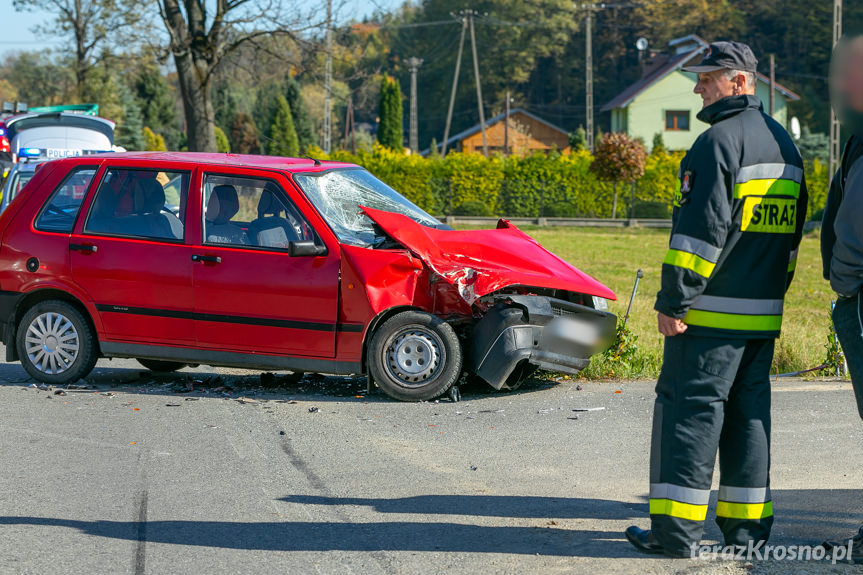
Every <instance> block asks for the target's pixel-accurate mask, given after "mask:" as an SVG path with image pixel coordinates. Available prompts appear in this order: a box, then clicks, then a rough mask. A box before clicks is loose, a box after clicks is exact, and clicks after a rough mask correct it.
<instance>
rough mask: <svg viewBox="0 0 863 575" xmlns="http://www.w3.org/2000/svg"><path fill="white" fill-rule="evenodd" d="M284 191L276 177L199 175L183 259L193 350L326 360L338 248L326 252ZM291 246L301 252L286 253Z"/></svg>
mask: <svg viewBox="0 0 863 575" xmlns="http://www.w3.org/2000/svg"><path fill="white" fill-rule="evenodd" d="M288 190H290V191H291V193H296V192H295V191H294V190H293V189H292V187H291V184H290V183H289V182H288V181H287V180H286V179H285V178H284V177H282V176H280V175H276V174H272V175H270V174H269V173H264V174H262V173H261V172H257V171H254V170H248V171H242V170H237V171H236V172H234V173H204V174H203V177H202V188H201V190H200V194H201V196H200V206H201V207H200V208H199V210H200V211H199V214H198V216H199V217H200V222H201V233H200V234H199V236H198V238H196V239H197V240H198V242H197V245H195V246H194V247H193V249H192V256H191V257H192V259H193V260H194V264H193V268H194V269H193V282H194V290H195V312H196V334H197V341H198V346H199V347H202V348H207V349H217V350H220V351H235V352H241V353H264V354H273V355H289V356H298V357H311V358H331V357H333V356H334V354H335V335H336V333H335V329H336V321H337V315H338V285H339V259H338V258H339V256H338V251H337V250H338V248H337V244H334V246H335V249H330V250H327V249H326V247H325V246H324V243H323V241H322V239H321V237H320V236H319V235H318V233H316V231H315V230H314V229H313V228H312V226H311V225H310V224H309V219H308V218H307V217H305V216H304V214H303V213H302V212H301V211H300V209H298V207H297V203H296V201H295V198H292V197H291V195H290V194H289V193H288ZM297 242H301V244H299V245H301V247H304V248H305V251H306V255H294V256H292V255H291V251H290V250H291V244H292V243H293V244H294V246H295V247H296V245H298V244H297ZM315 246H317V247H315ZM310 248H311V249H310ZM314 252H318V253H317V254H315V253H314Z"/></svg>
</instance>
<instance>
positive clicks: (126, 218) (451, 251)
mask: <svg viewBox="0 0 863 575" xmlns="http://www.w3.org/2000/svg"><path fill="white" fill-rule="evenodd" d="M613 298H614V294H613V293H612V292H611V290H609V289H608V288H607V287H605V286H604V285H602V284H601V283H599V282H598V281H596V280H594V279H593V278H591V277H590V276H588V275H586V274H584V273H582V272H581V271H579V270H578V269H576V268H575V267H573V266H571V265H570V264H568V263H566V262H565V261H563V260H562V259H560V258H559V257H557V256H555V255H554V254H552V253H551V252H549V251H547V250H546V249H544V248H543V247H541V246H540V245H539V244H538V243H537V242H536V241H534V240H533V239H532V238H530V237H529V236H527V235H526V234H524V233H523V232H521V231H520V230H519V229H518V228H516V227H515V226H513V225H511V224H509V223H508V222H506V221H505V220H501V221H500V222H499V223H498V226H497V229H494V230H482V231H456V230H453V229H451V228H448V227H447V226H444V225H442V224H441V223H440V222H439V221H438V220H436V219H435V218H433V217H432V216H430V215H429V214H427V213H426V212H424V211H423V210H421V209H420V208H419V207H417V206H416V205H414V204H412V203H411V202H410V201H408V200H407V199H406V198H405V197H403V196H401V195H400V194H399V193H397V192H396V191H395V190H393V189H392V188H390V187H389V186H387V185H386V184H384V183H383V182H381V181H380V180H378V179H377V178H375V177H374V176H373V175H372V174H370V173H369V172H367V171H366V170H364V169H362V168H360V167H358V166H355V165H351V164H343V163H336V162H319V161H316V160H310V159H288V158H276V157H262V156H240V155H231V154H192V153H131V154H125V153H124V154H110V155H108V154H105V155H101V156H100V155H96V156H83V157H77V158H69V159H63V160H56V161H52V162H48V163H46V164H43V165H42V166H41V167H40V169H39V170H38V172H37V173H36V175H35V176H34V177H33V179H32V180H31V181H30V183H29V184H28V185H27V186H26V188H25V189H24V190H22V192H21V193H20V194H19V195H18V196H17V197H16V198H15V199H14V201H12V203H11V204H10V206H9V207H8V208H7V209H6V211H5V212H3V214H2V216H0V322H2V326H0V327H2V330H3V331H2V333H3V341H4V343H5V345H6V359H7V361H21V362H22V364H23V366H24V368H25V369H26V370H27V372H28V373H29V374H30V375H31V376H32V377H33V378H35V379H36V380H38V381H41V382H44V383H48V384H55V385H62V384H66V383H71V382H74V381H76V380H78V379H79V378H82V377H85V376H87V374H88V373H89V372H90V371H91V370H92V369H93V366H94V364H95V363H96V360H97V359H98V358H100V357H106V358H112V357H124V358H137V359H138V360H139V361H140V363H141V364H142V365H144V366H145V367H147V368H149V369H153V370H158V371H171V370H176V369H180V368H182V367H183V366H186V365H198V364H205V365H213V366H232V367H243V368H254V369H272V370H289V371H304V372H320V373H327V374H367V375H368V376H369V377H370V378H372V380H373V381H374V383H375V384H377V386H378V387H379V388H381V389H382V390H383V391H384V392H386V393H387V394H389V395H390V396H392V397H394V398H396V399H400V400H408V401H416V400H427V399H431V398H434V397H437V396H439V395H441V394H444V393H446V392H447V391H448V390H449V389H450V388H451V387H452V386H454V385H457V383H458V382H459V380H460V378H461V377H462V375H463V374H464V373H467V374H472V375H473V376H476V377H479V378H481V379H482V380H485V381H486V382H488V384H490V385H491V386H492V387H494V388H496V389H501V388H513V387H515V386H516V385H518V384H519V383H520V382H521V381H522V380H523V379H524V378H526V377H527V376H528V375H529V374H530V373H531V372H532V371H533V370H535V369H537V368H543V369H549V370H554V371H558V372H564V373H577V372H578V371H579V370H581V369H583V368H584V367H586V366H587V365H588V363H589V361H590V357H591V355H593V354H595V353H597V352H599V351H602V350H604V349H605V348H607V346H608V344H609V341H610V338H611V337H613V333H614V329H615V325H616V318H615V316H614V315H612V314H610V313H608V312H607V311H605V310H606V300H608V299H613Z"/></svg>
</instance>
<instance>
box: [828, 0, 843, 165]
mask: <svg viewBox="0 0 863 575" xmlns="http://www.w3.org/2000/svg"><path fill="white" fill-rule="evenodd" d="M841 37H842V0H833V48H836V44H837V43H838V42H839V38H841ZM840 154H841V151H840V150H839V118H837V117H836V110H834V109H833V107H832V106H831V107H830V177H831V178H832V177H833V174H835V173H836V170H838V169H839V157H840Z"/></svg>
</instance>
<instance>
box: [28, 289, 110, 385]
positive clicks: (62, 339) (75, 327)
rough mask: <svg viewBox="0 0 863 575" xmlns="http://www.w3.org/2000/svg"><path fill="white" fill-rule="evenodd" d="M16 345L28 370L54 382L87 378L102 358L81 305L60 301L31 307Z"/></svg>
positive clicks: (34, 374)
mask: <svg viewBox="0 0 863 575" xmlns="http://www.w3.org/2000/svg"><path fill="white" fill-rule="evenodd" d="M15 345H16V347H17V349H18V357H19V358H20V359H21V365H22V366H24V369H25V370H26V371H27V373H29V374H30V376H31V377H33V379H35V380H37V381H41V382H43V383H49V384H53V385H66V384H69V383H74V382H76V381H78V380H79V379H81V378H82V377H87V375H89V374H90V372H91V371H93V366H95V365H96V360H97V359H98V349H97V345H96V337H95V334H94V333H93V330H92V329H91V328H90V324H89V323H88V322H87V320H86V319H85V318H84V315H83V314H82V313H81V312H80V311H78V309H77V308H75V307H74V306H72V305H71V304H69V303H67V302H65V301H60V300H48V301H43V302H40V303H38V304H36V305H35V306H33V307H32V308H30V309H29V310H28V311H27V313H25V314H24V317H23V318H21V322H20V323H19V324H18V330H17V332H16V335H15Z"/></svg>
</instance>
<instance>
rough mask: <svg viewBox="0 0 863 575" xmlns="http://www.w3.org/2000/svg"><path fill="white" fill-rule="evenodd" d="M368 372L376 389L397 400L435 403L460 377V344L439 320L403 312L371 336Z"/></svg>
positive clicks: (448, 328) (415, 313) (454, 335)
mask: <svg viewBox="0 0 863 575" xmlns="http://www.w3.org/2000/svg"><path fill="white" fill-rule="evenodd" d="M368 368H369V374H370V376H371V377H372V379H373V380H374V382H375V383H376V384H377V386H378V387H379V388H381V390H382V391H383V392H384V393H386V394H387V395H389V396H390V397H392V398H394V399H398V400H401V401H426V400H429V399H434V398H436V397H438V396H440V395H443V394H444V393H446V392H447V390H448V389H449V388H450V387H452V386H453V384H455V383H456V382H457V381H458V378H459V377H460V376H461V371H462V349H461V343H459V340H458V336H457V335H456V333H455V331H454V330H453V328H452V327H451V326H450V325H449V324H448V323H446V322H445V321H443V320H441V319H440V318H438V317H435V316H433V315H431V314H429V313H425V312H419V311H406V312H401V313H399V314H397V315H394V316H393V317H391V318H390V319H388V320H386V321H385V322H384V323H383V324H382V325H381V326H380V327H379V328H378V329H377V330H376V331H375V333H374V335H373V336H372V339H371V342H370V343H369V348H368Z"/></svg>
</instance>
